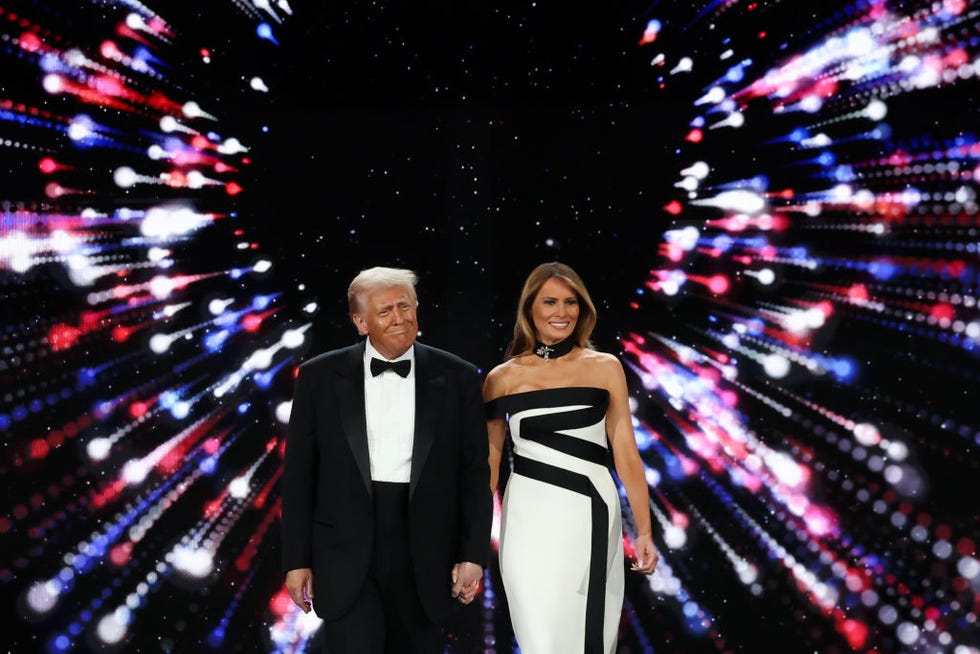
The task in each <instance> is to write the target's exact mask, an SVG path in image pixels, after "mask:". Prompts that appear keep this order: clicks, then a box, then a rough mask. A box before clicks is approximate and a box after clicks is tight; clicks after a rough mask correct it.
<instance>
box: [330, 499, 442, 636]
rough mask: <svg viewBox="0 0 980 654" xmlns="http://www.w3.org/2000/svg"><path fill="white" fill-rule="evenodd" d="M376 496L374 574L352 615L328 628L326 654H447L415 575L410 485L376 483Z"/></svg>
mask: <svg viewBox="0 0 980 654" xmlns="http://www.w3.org/2000/svg"><path fill="white" fill-rule="evenodd" d="M372 490H373V493H374V543H373V546H372V552H371V569H370V571H369V572H368V576H367V578H366V579H365V581H364V586H363V587H362V588H361V592H360V594H359V595H358V596H357V599H356V600H355V601H354V604H353V606H352V607H351V609H350V610H349V611H348V612H347V613H345V614H344V615H343V616H341V617H340V618H338V619H337V620H331V621H327V622H325V623H324V625H323V627H322V629H321V632H322V634H323V636H324V638H323V639H322V640H321V644H322V646H323V650H324V654H442V652H443V634H442V629H441V628H440V627H439V626H438V625H436V624H434V623H433V622H431V621H430V620H429V618H428V617H427V616H426V615H425V610H424V609H423V608H422V603H421V601H420V600H419V592H418V587H417V585H416V583H415V572H414V571H413V569H412V558H411V554H410V551H409V542H408V484H399V483H392V482H382V481H376V482H373V483H372ZM447 578H448V575H447ZM446 592H447V593H448V592H449V586H448V581H447V586H446Z"/></svg>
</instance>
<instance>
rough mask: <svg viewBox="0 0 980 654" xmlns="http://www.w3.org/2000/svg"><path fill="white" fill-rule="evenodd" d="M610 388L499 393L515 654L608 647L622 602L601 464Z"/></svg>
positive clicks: (615, 518) (617, 532)
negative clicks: (506, 459)
mask: <svg viewBox="0 0 980 654" xmlns="http://www.w3.org/2000/svg"><path fill="white" fill-rule="evenodd" d="M608 406H609V392H608V391H606V390H605V389H600V388H589V387H574V388H554V389H546V390H536V391H528V392H524V393H516V394H514V395H505V396H503V397H500V398H497V399H495V400H493V401H491V402H489V403H488V404H487V411H488V414H489V415H491V416H494V417H506V418H507V419H508V423H509V426H510V436H511V440H512V444H513V450H514V469H513V472H512V474H511V475H510V477H509V480H508V482H507V487H506V489H505V490H504V497H503V505H502V513H501V523H500V552H499V556H500V572H501V576H502V578H503V583H504V592H505V594H506V597H507V603H508V604H509V607H510V617H511V624H512V626H513V628H514V635H515V636H516V638H517V644H518V646H519V647H520V650H521V654H578V653H579V652H583V653H584V654H613V652H614V650H615V647H616V640H617V635H618V626H619V622H620V616H621V614H622V608H623V588H624V577H625V571H624V567H623V532H622V517H621V515H622V513H621V506H620V500H619V493H618V492H617V488H616V484H615V482H614V480H613V478H612V475H611V474H610V471H609V467H608V465H609V463H608V462H609V457H608V455H609V452H608V441H607V438H606V410H607V408H608Z"/></svg>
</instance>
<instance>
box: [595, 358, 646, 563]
mask: <svg viewBox="0 0 980 654" xmlns="http://www.w3.org/2000/svg"><path fill="white" fill-rule="evenodd" d="M603 366H604V367H605V368H606V369H607V370H606V374H605V375H604V376H603V377H604V378H605V379H606V380H607V382H608V386H607V388H608V389H609V410H608V411H607V412H606V433H607V434H608V436H609V443H610V445H611V446H612V451H613V463H614V465H615V466H616V474H618V475H619V479H620V481H621V482H622V484H623V488H624V489H625V490H626V498H627V499H628V500H629V503H630V509H632V511H633V520H634V521H635V523H636V542H635V549H636V561H635V562H634V564H633V569H634V570H636V571H638V572H642V573H644V574H650V573H651V572H653V569H654V568H655V567H656V565H657V561H659V559H660V557H659V555H658V554H657V551H656V548H654V546H653V531H652V525H651V521H650V489H649V488H648V487H647V480H646V467H645V465H644V464H643V459H641V458H640V451H639V449H637V447H636V435H635V434H634V433H633V416H632V414H631V412H630V407H629V389H628V388H627V385H626V374H625V373H624V372H623V364H622V363H620V362H619V360H618V359H616V358H615V357H613V356H612V355H610V359H609V360H608V361H604V362H603Z"/></svg>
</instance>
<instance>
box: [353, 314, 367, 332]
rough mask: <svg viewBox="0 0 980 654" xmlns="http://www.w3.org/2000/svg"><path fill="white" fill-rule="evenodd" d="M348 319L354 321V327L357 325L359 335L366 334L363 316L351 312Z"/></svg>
mask: <svg viewBox="0 0 980 654" xmlns="http://www.w3.org/2000/svg"><path fill="white" fill-rule="evenodd" d="M350 321H351V322H352V323H354V326H355V327H357V333H358V334H360V335H361V336H367V333H368V330H367V322H365V320H364V318H363V317H361V314H359V313H352V314H351V316H350Z"/></svg>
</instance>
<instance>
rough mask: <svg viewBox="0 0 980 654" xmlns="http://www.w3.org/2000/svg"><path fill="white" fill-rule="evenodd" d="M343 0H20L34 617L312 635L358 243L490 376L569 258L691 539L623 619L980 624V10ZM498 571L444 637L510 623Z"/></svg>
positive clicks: (20, 533) (777, 641) (6, 563)
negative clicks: (288, 479) (310, 502)
mask: <svg viewBox="0 0 980 654" xmlns="http://www.w3.org/2000/svg"><path fill="white" fill-rule="evenodd" d="M309 4H313V3H303V5H309ZM316 4H317V6H316V7H315V8H311V7H310V6H300V3H293V4H290V3H288V2H287V1H286V0H280V1H278V2H274V1H272V0H269V1H267V2H248V1H234V2H233V1H222V2H210V3H173V2H147V3H142V2H135V1H124V0H119V1H111V0H107V1H95V0H92V1H87V2H75V3H44V2H39V1H38V2H5V1H4V0H0V163H2V166H0V171H2V178H0V292H2V298H3V299H2V302H3V305H2V306H3V314H2V323H0V328H2V329H0V348H2V357H0V436H2V438H3V445H4V447H3V451H2V455H0V475H2V480H3V481H2V487H3V500H2V502H3V510H2V511H0V591H2V593H0V594H2V597H3V599H4V606H3V611H4V616H5V617H4V621H3V629H2V631H0V644H3V645H4V646H5V647H4V649H5V650H8V651H11V652H17V653H20V652H45V653H51V654H60V653H62V652H181V653H183V652H270V653H271V652H304V651H309V646H310V640H311V638H312V636H313V634H314V633H315V631H316V629H317V628H318V627H319V623H318V621H317V619H316V617H315V616H312V615H310V616H304V615H302V614H300V613H298V612H297V611H296V610H295V609H294V608H293V607H292V606H291V603H290V602H289V600H288V597H287V596H286V595H285V594H284V593H283V592H282V588H281V581H282V577H281V575H280V574H279V571H278V551H279V543H278V538H279V532H278V528H279V509H280V505H279V502H280V499H279V493H278V488H279V482H280V476H281V471H282V468H281V464H282V455H283V437H284V432H285V424H286V421H287V419H288V414H289V400H290V394H291V391H292V379H293V372H294V370H295V368H296V366H297V365H298V364H299V363H300V362H301V361H302V360H303V359H304V358H306V357H307V356H310V355H312V354H315V353H317V352H319V351H322V350H323V349H326V348H330V347H336V346H339V345H344V344H347V343H350V342H353V340H354V338H355V332H354V330H353V328H352V327H351V326H350V325H349V323H348V322H347V319H346V316H345V302H344V292H345V289H346V285H347V283H348V281H349V279H350V278H351V277H352V276H353V275H354V274H355V273H356V272H357V271H358V270H359V269H360V268H362V267H366V266H369V265H377V264H389V265H404V266H409V267H412V268H414V269H416V270H417V271H418V272H419V273H420V275H421V278H422V281H421V284H420V288H419V293H420V299H421V301H422V306H421V309H420V319H421V324H422V328H423V331H422V335H421V338H422V339H424V340H426V341H427V342H431V343H433V344H435V345H439V346H442V347H446V348H448V349H451V350H453V351H456V352H458V353H459V354H461V355H463V356H465V357H466V358H468V359H470V360H472V361H474V362H475V363H477V364H478V365H479V366H480V367H481V369H482V370H484V371H485V370H487V369H489V368H490V367H492V366H493V365H495V364H496V363H498V362H499V361H500V359H501V356H502V352H503V347H504V345H505V344H506V341H507V338H508V336H509V331H510V328H511V321H512V319H513V311H514V303H515V300H516V297H517V293H518V291H519V288H520V283H521V282H522V280H523V277H524V275H525V274H526V273H527V271H529V270H530V269H531V267H533V266H534V265H536V264H537V263H540V262H542V261H547V260H553V259H560V260H563V261H566V262H568V263H570V264H571V265H572V266H573V267H575V268H576V269H577V270H578V271H579V272H580V273H582V275H583V276H584V278H585V280H586V282H587V284H588V285H589V287H590V289H591V291H592V293H593V296H594V298H595V300H596V302H597V304H598V306H599V309H600V316H599V326H598V328H597V332H596V338H595V341H596V345H597V347H599V348H600V349H603V350H606V351H612V352H616V353H617V354H619V355H620V356H621V358H622V360H623V362H624V364H625V365H626V367H627V370H628V372H629V378H630V384H631V390H632V392H633V400H634V404H633V408H634V416H635V429H636V435H637V439H638V442H639V445H640V448H641V451H642V454H643V457H644V460H645V462H646V464H647V466H648V480H649V485H650V489H651V500H652V506H651V509H652V513H653V516H654V526H655V532H656V538H655V540H656V544H657V546H658V548H659V550H660V552H661V555H662V560H661V564H660V566H659V567H658V570H657V572H656V574H654V575H653V576H651V577H649V578H642V577H637V576H631V577H630V579H629V582H628V587H627V595H626V601H625V605H624V610H623V619H622V623H621V632H620V651H622V652H657V653H661V652H756V651H760V650H761V649H762V648H763V647H766V648H768V649H766V650H765V651H781V652H801V653H802V652H831V653H844V652H869V653H870V652H876V653H885V652H930V653H931V652H952V653H954V654H968V653H976V652H978V648H980V636H978V633H980V629H978V628H977V625H976V621H977V610H978V589H980V561H978V557H977V541H978V538H980V521H978V510H977V499H976V497H977V488H978V487H980V484H978V480H980V476H978V461H980V457H978V456H977V447H978V443H980V427H978V423H980V421H978V417H980V411H978V409H977V402H978V398H977V391H976V388H977V383H978V376H980V366H978V346H980V342H978V341H980V309H978V307H977V296H978V286H980V257H978V253H977V249H978V244H980V239H978V218H977V187H978V183H977V180H978V176H980V143H978V140H977V125H978V121H977V118H978V116H977V96H978V83H977V79H978V76H980V58H978V53H980V7H978V6H977V5H976V3H972V2H967V1H965V0H936V1H933V2H900V1H890V2H889V1H872V0H859V1H857V2H852V3H841V2H823V1H821V2H817V1H798V2H788V1H782V2H780V1H778V0H777V1H759V2H746V1H739V0H734V1H727V2H721V1H715V2H708V1H705V2H696V3H690V2H674V1H672V0H658V1H655V2H653V3H617V2H612V3H592V4H591V5H589V6H586V5H585V4H578V3H543V2H540V1H539V2H536V3H535V2H524V3H507V4H501V3H486V4H480V3H445V4H439V3H393V4H391V5H385V4H383V3H377V2H372V3H363V2H360V3H359V2H355V3H316ZM294 5H295V6H294ZM321 5H322V6H321ZM626 518H627V519H626V521H625V523H624V524H625V536H626V546H627V547H629V545H630V542H631V536H632V532H631V525H632V523H631V521H630V519H629V518H630V516H629V515H627V516H626ZM541 546H542V547H549V548H552V547H561V546H562V543H561V540H560V538H556V539H555V541H554V542H551V543H542V544H541ZM485 581H486V590H485V591H484V593H483V595H482V596H481V598H480V601H479V602H477V603H475V604H474V605H472V606H471V607H468V608H467V609H466V610H465V611H463V612H462V613H461V614H460V616H459V619H458V620H457V621H456V622H455V623H454V624H453V625H452V629H451V632H450V634H449V638H448V648H449V650H448V651H451V652H512V651H514V644H513V635H512V633H511V631H510V625H509V621H508V619H507V612H506V597H505V595H504V593H503V592H502V590H501V588H500V583H499V577H498V575H497V570H496V568H495V567H491V568H490V569H489V570H488V571H487V573H486V577H485Z"/></svg>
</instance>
